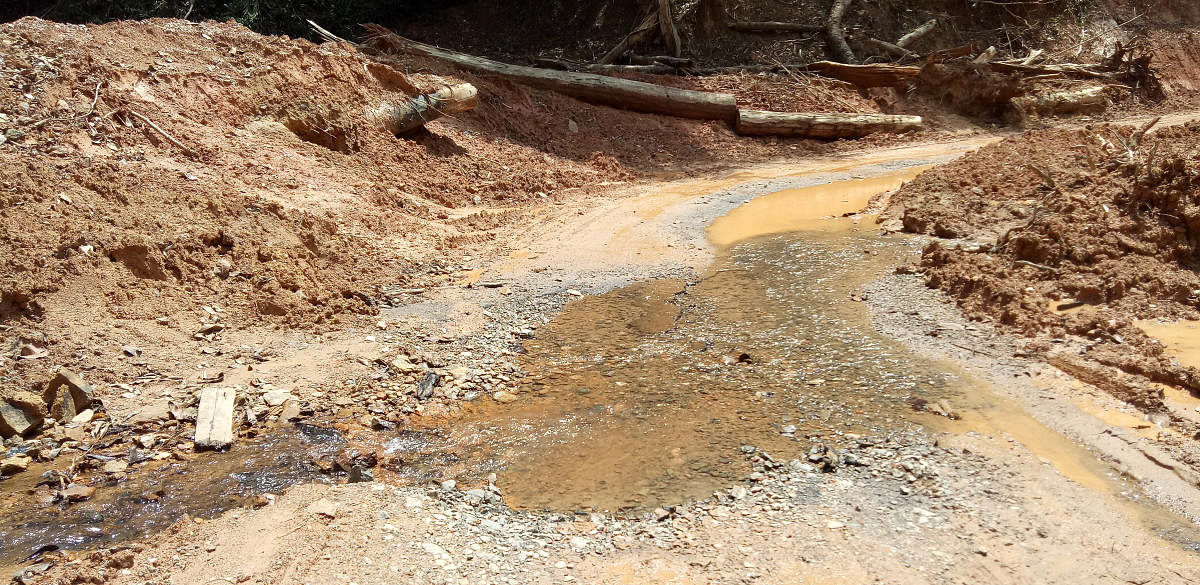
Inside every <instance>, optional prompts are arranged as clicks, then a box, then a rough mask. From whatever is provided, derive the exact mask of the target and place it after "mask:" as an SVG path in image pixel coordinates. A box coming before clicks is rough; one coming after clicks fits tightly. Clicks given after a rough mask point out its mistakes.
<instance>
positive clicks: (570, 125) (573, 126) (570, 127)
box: [567, 120, 579, 134]
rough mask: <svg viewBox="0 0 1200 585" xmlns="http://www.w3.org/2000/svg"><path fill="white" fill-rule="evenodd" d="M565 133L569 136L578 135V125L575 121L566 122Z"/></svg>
mask: <svg viewBox="0 0 1200 585" xmlns="http://www.w3.org/2000/svg"><path fill="white" fill-rule="evenodd" d="M567 131H568V132H570V133H571V134H578V133H579V124H577V123H576V122H575V120H567Z"/></svg>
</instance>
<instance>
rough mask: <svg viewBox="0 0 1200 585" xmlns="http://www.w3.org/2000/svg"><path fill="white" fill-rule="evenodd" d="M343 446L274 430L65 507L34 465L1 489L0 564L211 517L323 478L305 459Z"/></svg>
mask: <svg viewBox="0 0 1200 585" xmlns="http://www.w3.org/2000/svg"><path fill="white" fill-rule="evenodd" d="M344 444H345V441H344V440H343V439H342V438H341V436H340V435H338V434H337V433H336V432H334V431H330V430H327V429H321V428H318V427H313V426H311V425H298V426H296V427H290V426H288V427H279V428H276V429H274V430H273V431H271V432H270V433H268V434H266V435H264V436H261V437H259V438H256V439H254V440H251V441H244V442H240V443H239V444H238V445H237V446H235V447H234V448H233V449H232V450H230V451H228V452H225V453H217V454H205V455H200V456H197V457H196V458H195V459H194V460H192V461H186V462H178V461H171V462H150V463H146V464H145V465H146V466H148V467H149V469H139V470H138V472H137V473H135V474H133V475H131V476H130V478H129V479H128V480H127V481H123V482H121V483H114V484H112V485H105V484H103V483H101V484H95V485H94V487H96V488H97V489H96V492H95V494H94V496H93V497H92V498H91V499H90V500H86V501H83V502H80V503H76V504H72V505H70V506H67V505H65V504H62V503H58V502H55V501H54V492H53V488H52V487H51V486H49V485H39V482H41V481H42V478H41V477H40V476H41V474H42V472H43V471H45V470H46V469H49V468H45V469H43V468H37V469H34V468H33V467H31V468H30V470H29V471H27V472H26V473H23V474H20V475H17V476H15V477H12V478H9V479H8V480H6V481H5V482H4V483H2V484H0V490H2V491H0V566H7V565H10V564H15V563H17V562H19V561H21V559H24V558H25V557H26V556H28V555H30V554H32V553H33V552H35V551H37V550H38V549H39V548H41V547H45V546H57V547H59V548H62V549H80V548H89V547H96V546H104V545H108V544H112V543H114V542H118V541H121V540H125V539H129V538H136V537H140V536H144V535H147V534H152V533H154V532H157V531H159V530H162V529H164V528H166V527H168V526H170V525H172V524H174V523H175V522H177V521H178V520H179V519H180V518H182V517H183V516H184V515H189V516H191V517H193V518H211V517H214V516H216V515H218V514H220V513H221V512H224V511H226V510H230V509H233V508H238V507H242V506H246V505H249V504H250V503H251V498H252V497H253V496H254V495H257V494H264V493H275V494H278V493H280V492H281V491H282V490H284V489H285V488H287V487H289V486H293V485H296V484H299V483H305V482H312V481H323V480H324V479H325V477H324V476H322V475H320V474H319V472H318V471H317V470H316V469H315V468H314V467H313V466H312V465H311V464H309V460H310V459H313V458H321V457H324V456H327V455H328V454H330V453H332V452H333V451H335V450H337V449H338V448H340V447H341V446H343V445H344ZM60 459H66V456H63V457H62V458H60ZM58 462H59V461H57V460H56V463H58ZM67 463H69V462H67Z"/></svg>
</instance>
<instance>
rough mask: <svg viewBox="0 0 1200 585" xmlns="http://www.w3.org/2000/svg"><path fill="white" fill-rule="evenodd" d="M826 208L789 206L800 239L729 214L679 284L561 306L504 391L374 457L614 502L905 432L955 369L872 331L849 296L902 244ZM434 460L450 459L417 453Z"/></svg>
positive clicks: (570, 503) (664, 496) (859, 196)
mask: <svg viewBox="0 0 1200 585" xmlns="http://www.w3.org/2000/svg"><path fill="white" fill-rule="evenodd" d="M913 174H915V173H914V172H912V171H911V170H909V171H902V172H897V173H893V174H892V175H890V176H888V177H886V178H884V179H873V180H870V182H869V187H866V188H864V189H860V190H859V192H857V193H842V194H835V195H834V197H835V198H836V203H837V204H838V205H835V206H834V208H835V209H840V206H842V205H850V206H854V205H857V207H858V208H861V207H862V204H865V198H866V197H869V196H870V195H873V194H875V193H878V192H879V191H884V190H888V189H891V188H894V187H895V186H898V185H899V183H900V182H901V181H903V180H906V179H908V178H910V177H911V176H912V175H913ZM821 188H822V189H824V190H826V191H827V192H828V191H829V190H830V189H832V188H836V187H830V186H822V187H821ZM799 191H803V190H799ZM802 194H803V193H801V195H802ZM796 196H797V195H796V194H788V195H787V197H792V198H795V197H796ZM768 197H770V196H768ZM843 199H848V200H850V201H848V202H847V203H843ZM756 201H757V200H756ZM777 204H778V203H777ZM750 205H754V204H753V203H751V204H750ZM828 209H829V206H828V205H815V206H810V207H809V211H808V212H807V213H800V214H794V215H793V216H792V217H793V219H798V218H807V219H808V220H812V221H828V222H830V223H828V224H823V225H816V224H810V225H811V227H812V228H813V229H810V230H808V231H801V232H790V233H775V232H782V231H783V230H782V229H780V226H779V225H777V224H769V223H759V224H758V225H759V226H760V227H761V228H762V229H761V230H758V231H761V232H765V235H761V234H759V233H756V230H755V229H753V228H752V227H751V226H752V225H754V223H755V222H747V221H744V220H742V219H739V220H738V221H737V224H736V226H733V227H731V228H730V229H729V230H727V231H722V232H721V233H723V234H730V233H733V232H735V231H736V233H737V234H738V235H737V236H722V237H729V238H730V244H731V245H729V246H727V247H724V248H723V250H722V252H721V253H720V254H719V257H718V259H717V261H716V262H714V263H713V265H712V266H711V268H710V269H709V270H708V271H707V273H705V274H704V275H703V276H702V278H700V279H699V280H698V281H697V282H694V283H685V282H683V281H680V280H671V279H667V280H657V281H650V282H642V283H638V284H634V285H632V286H629V287H626V288H622V289H618V290H615V291H612V292H610V293H608V294H604V295H599V296H591V297H585V298H582V299H579V300H576V301H572V302H570V303H568V304H567V306H566V307H565V308H564V310H563V312H562V313H561V314H560V315H559V316H558V317H557V318H556V319H554V320H552V321H551V323H550V324H549V325H547V326H545V327H543V328H541V329H540V330H539V331H538V334H537V336H536V338H535V339H533V340H531V341H529V342H527V343H526V344H525V351H526V352H525V354H524V356H523V359H522V366H523V367H524V368H525V370H526V371H528V372H530V373H531V376H530V377H529V378H528V379H527V381H526V382H527V383H526V385H525V386H524V387H523V388H521V392H520V393H519V395H520V400H518V401H517V402H514V403H512V404H495V403H490V402H489V403H481V404H476V405H470V406H468V412H467V413H466V414H465V416H463V417H461V418H458V419H456V420H455V421H454V422H453V424H450V425H442V426H440V428H430V429H428V432H427V433H425V434H422V435H421V439H420V440H409V441H406V442H403V443H401V442H393V443H392V444H391V447H390V448H391V452H392V454H394V455H397V456H399V457H401V458H402V459H404V460H405V461H407V462H409V463H410V464H412V465H410V467H409V470H410V471H409V473H414V474H422V473H423V474H427V475H428V476H431V477H432V476H439V475H440V476H443V477H445V476H449V477H454V476H460V478H462V477H465V478H467V479H468V480H470V479H472V478H474V479H475V480H479V479H480V478H481V477H482V476H483V475H485V474H488V473H492V472H495V473H497V474H498V478H499V479H498V485H499V486H500V487H501V489H503V491H504V493H505V498H506V502H507V503H509V504H510V505H513V506H517V507H524V508H532V509H552V510H559V511H572V510H609V511H618V510H623V509H640V508H648V507H654V506H665V505H672V504H676V503H679V502H680V501H683V500H687V499H692V498H700V497H707V496H708V495H710V494H711V493H712V492H713V491H714V490H717V489H723V488H727V487H728V486H729V485H730V484H732V483H734V482H738V481H741V480H742V478H744V477H745V475H746V473H747V472H748V468H747V466H746V464H745V458H744V456H743V454H742V453H741V449H740V448H741V447H743V446H747V445H752V446H755V447H758V448H761V449H764V450H767V451H768V452H770V453H772V455H774V456H777V457H782V458H790V457H799V456H801V455H802V453H803V452H805V451H807V449H808V448H809V447H810V446H811V445H812V444H814V443H819V442H823V443H827V444H831V445H838V444H841V443H843V442H845V441H849V440H850V439H848V438H847V437H848V436H849V435H865V434H881V433H886V432H887V431H889V430H892V429H896V428H899V427H903V426H905V425H909V424H912V422H911V419H912V416H913V415H914V411H913V408H912V406H911V404H912V402H914V400H917V399H921V400H937V399H940V398H943V397H945V396H948V395H953V394H955V393H957V392H958V385H959V384H960V381H959V378H958V376H956V375H955V374H953V373H950V372H948V371H947V370H946V369H945V368H943V367H940V366H939V365H938V364H936V363H933V362H930V361H928V360H925V359H922V358H920V357H918V356H916V355H913V354H911V353H909V352H908V351H906V350H905V349H903V348H902V347H900V346H899V345H898V344H896V343H894V342H892V341H890V340H888V339H886V338H884V337H883V336H882V335H880V334H878V333H876V332H875V330H874V329H873V328H871V326H870V324H869V322H868V320H867V317H866V312H865V311H864V310H863V308H862V306H861V303H859V302H856V300H861V299H859V297H858V296H857V295H858V294H859V288H860V287H861V286H862V285H863V284H865V283H866V282H868V281H870V280H872V279H874V278H875V277H876V276H877V275H878V274H880V273H881V272H882V271H883V270H885V269H886V268H887V267H889V266H892V265H894V264H895V263H896V262H898V261H899V259H900V258H901V257H903V256H906V255H908V254H911V253H912V249H911V248H910V246H912V245H913V244H912V243H911V241H910V240H908V239H906V238H901V237H894V238H881V237H878V236H877V235H875V234H876V233H877V230H876V229H875V227H874V224H873V223H870V222H866V223H863V224H861V225H860V224H857V223H855V222H854V221H853V220H851V219H845V218H843V219H837V220H832V219H831V220H821V219H820V218H821V217H824V216H826V215H840V214H841V213H842V212H841V211H838V212H837V213H828V212H827V210H828ZM753 213H757V212H753V210H752V213H751V214H750V215H752V214H753ZM731 215H732V214H731ZM768 215H771V213H770V211H769V210H768ZM818 228H829V229H818ZM717 229H720V230H725V228H721V227H720V222H718V224H714V230H717ZM714 239H717V238H714ZM734 242H736V243H734ZM722 243H724V242H722ZM851 438H852V437H851ZM447 452H450V453H454V454H455V456H454V457H453V458H452V460H451V461H446V460H445V458H444V456H443V460H442V461H439V462H432V461H431V459H432V458H435V457H437V455H436V454H439V453H442V454H444V453H447ZM431 463H432V464H433V465H432V467H434V468H435V469H422V467H423V465H426V464H431ZM439 466H440V467H439Z"/></svg>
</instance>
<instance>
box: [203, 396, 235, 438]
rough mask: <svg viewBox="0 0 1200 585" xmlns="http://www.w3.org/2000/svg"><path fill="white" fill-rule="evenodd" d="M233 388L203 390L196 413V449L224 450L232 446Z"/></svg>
mask: <svg viewBox="0 0 1200 585" xmlns="http://www.w3.org/2000/svg"><path fill="white" fill-rule="evenodd" d="M235 396H236V391H235V390H234V389H233V388H205V389H204V390H202V391H201V392H200V406H199V408H198V409H197V411H196V438H195V442H196V448H197V449H224V448H226V447H228V446H230V445H232V444H233V400H234V397H235Z"/></svg>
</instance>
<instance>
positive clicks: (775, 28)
mask: <svg viewBox="0 0 1200 585" xmlns="http://www.w3.org/2000/svg"><path fill="white" fill-rule="evenodd" d="M729 28H731V29H733V30H736V31H738V32H744V33H757V34H778V33H817V32H825V28H826V27H824V26H821V25H819V24H798V23H794V22H750V21H737V22H731V23H729Z"/></svg>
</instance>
